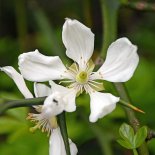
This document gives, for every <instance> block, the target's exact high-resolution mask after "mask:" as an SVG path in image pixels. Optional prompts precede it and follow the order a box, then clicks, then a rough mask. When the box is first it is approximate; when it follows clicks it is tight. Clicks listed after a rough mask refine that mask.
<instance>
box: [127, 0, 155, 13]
mask: <svg viewBox="0 0 155 155" xmlns="http://www.w3.org/2000/svg"><path fill="white" fill-rule="evenodd" d="M124 5H125V6H126V7H129V8H131V9H136V10H140V11H155V3H148V2H144V1H141V2H126V3H124Z"/></svg>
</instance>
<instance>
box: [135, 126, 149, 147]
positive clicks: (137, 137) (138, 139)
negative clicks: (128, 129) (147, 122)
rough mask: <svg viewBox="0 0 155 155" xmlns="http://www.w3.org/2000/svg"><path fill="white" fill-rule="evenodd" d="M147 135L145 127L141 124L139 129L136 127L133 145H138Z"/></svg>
mask: <svg viewBox="0 0 155 155" xmlns="http://www.w3.org/2000/svg"><path fill="white" fill-rule="evenodd" d="M146 137H147V127H146V126H143V127H141V128H140V129H138V131H137V133H136V135H135V136H134V145H135V147H136V148H137V147H139V146H140V145H141V144H142V143H143V142H144V141H145V139H146Z"/></svg>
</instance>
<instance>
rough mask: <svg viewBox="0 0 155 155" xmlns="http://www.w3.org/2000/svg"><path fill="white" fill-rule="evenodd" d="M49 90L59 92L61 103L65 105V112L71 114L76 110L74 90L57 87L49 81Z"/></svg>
mask: <svg viewBox="0 0 155 155" xmlns="http://www.w3.org/2000/svg"><path fill="white" fill-rule="evenodd" d="M50 85H51V87H52V88H51V89H52V92H59V93H61V96H62V99H63V103H64V104H65V109H64V110H65V111H67V112H73V111H75V110H76V103H75V98H76V94H77V92H76V91H75V89H70V88H66V87H63V86H61V85H58V84H56V83H54V82H53V81H50Z"/></svg>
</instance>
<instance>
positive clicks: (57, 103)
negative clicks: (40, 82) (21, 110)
mask: <svg viewBox="0 0 155 155" xmlns="http://www.w3.org/2000/svg"><path fill="white" fill-rule="evenodd" d="M64 106H65V105H64V102H63V99H62V96H61V94H60V93H59V92H54V93H52V94H51V95H49V96H48V97H47V98H46V99H45V101H44V104H43V106H42V114H43V115H45V117H46V118H49V119H50V118H51V117H53V116H56V115H59V114H60V113H62V112H63V111H64V109H65V107H64Z"/></svg>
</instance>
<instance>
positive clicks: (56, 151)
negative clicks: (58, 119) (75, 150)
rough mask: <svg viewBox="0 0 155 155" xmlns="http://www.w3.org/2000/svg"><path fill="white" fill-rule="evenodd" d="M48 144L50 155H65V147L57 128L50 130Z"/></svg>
mask: <svg viewBox="0 0 155 155" xmlns="http://www.w3.org/2000/svg"><path fill="white" fill-rule="evenodd" d="M49 144H50V148H49V154H50V155H66V150H65V145H64V142H63V139H62V136H61V133H60V129H59V128H56V129H53V130H52V134H51V136H50V141H49Z"/></svg>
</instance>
